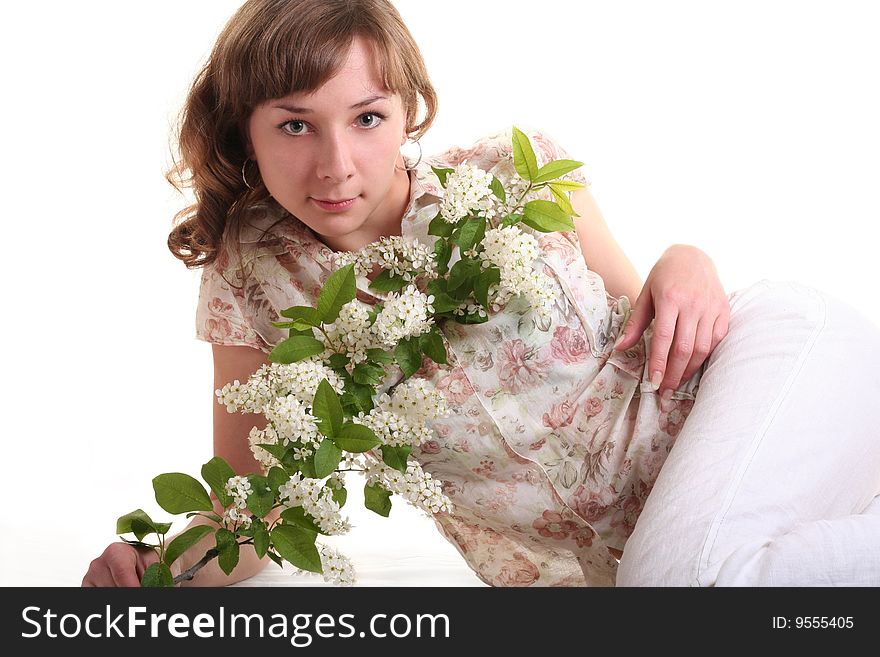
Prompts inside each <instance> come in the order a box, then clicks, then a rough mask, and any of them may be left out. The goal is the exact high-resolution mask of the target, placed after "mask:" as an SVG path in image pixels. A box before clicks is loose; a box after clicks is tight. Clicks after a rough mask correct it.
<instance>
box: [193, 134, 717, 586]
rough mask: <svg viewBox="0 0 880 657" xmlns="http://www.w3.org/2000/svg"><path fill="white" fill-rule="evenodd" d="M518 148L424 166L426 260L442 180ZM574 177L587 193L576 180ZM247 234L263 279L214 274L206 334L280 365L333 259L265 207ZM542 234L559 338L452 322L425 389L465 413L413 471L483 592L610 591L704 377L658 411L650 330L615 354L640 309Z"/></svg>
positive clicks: (227, 258)
mask: <svg viewBox="0 0 880 657" xmlns="http://www.w3.org/2000/svg"><path fill="white" fill-rule="evenodd" d="M527 132H528V134H529V136H530V138H531V139H532V143H533V144H534V145H535V150H536V153H537V155H538V160H539V165H541V164H544V163H546V162H547V161H549V160H553V159H559V158H565V157H567V155H566V153H565V151H564V150H562V148H561V147H560V146H559V145H557V144H556V143H555V142H554V141H553V140H552V139H550V138H549V137H548V136H547V135H546V134H543V133H541V132H539V131H535V130H529V131H527ZM510 137H511V135H510V132H509V131H505V132H502V133H500V134H496V135H492V136H490V137H486V138H484V139H481V140H479V141H478V142H476V143H475V144H474V145H473V146H471V147H470V148H467V149H462V148H458V147H454V148H451V149H449V150H447V151H446V152H444V153H441V154H440V155H437V156H435V157H431V158H425V159H424V160H423V161H422V162H420V163H419V165H418V166H417V167H416V170H414V171H413V172H412V175H411V190H410V191H411V193H410V204H409V207H408V208H407V210H406V213H405V216H404V218H403V221H402V225H401V234H402V235H403V236H405V237H406V236H410V237H412V238H415V239H419V240H421V241H423V242H424V243H426V244H428V245H431V244H432V243H433V240H434V239H435V238H434V237H432V236H429V235H428V224H429V222H430V221H431V219H433V218H434V216H435V215H436V214H437V211H438V202H439V200H440V198H441V197H442V194H443V189H442V187H441V186H440V185H439V181H438V180H437V177H436V176H435V175H434V173H433V171H432V170H431V165H433V166H438V167H454V166H456V165H457V164H459V163H461V162H464V161H466V162H467V163H469V164H471V165H474V166H478V167H481V168H483V169H485V170H488V171H491V172H492V173H498V172H499V171H501V170H502V169H503V168H504V167H507V168H508V170H509V169H510V168H511V167H512V156H511V146H510V141H511V140H510ZM568 177H569V178H571V179H573V180H577V181H579V182H582V183H584V184H586V185H589V184H590V182H589V180H587V179H586V178H585V177H584V176H583V175H582V174H580V173H579V172H574V173H573V174H570V175H569V176H568ZM281 218H283V220H282V221H281V222H280V223H278V224H277V225H275V226H274V227H273V228H271V230H269V231H268V232H265V234H263V233H264V231H265V229H266V228H268V227H270V226H271V225H272V224H274V223H275V222H276V221H278V220H279V219H281ZM248 223H249V224H250V225H249V226H246V227H245V229H243V231H242V237H241V242H242V252H243V256H242V257H243V260H244V261H245V263H246V264H247V265H248V266H249V267H250V266H251V264H252V266H253V269H252V271H251V272H250V275H249V276H248V277H247V280H244V281H241V280H239V279H238V274H237V269H238V264H239V263H238V261H235V262H232V260H231V259H232V255H231V254H232V253H234V252H233V251H231V250H229V251H227V249H225V248H224V249H222V250H221V254H220V257H218V259H217V260H216V261H215V262H214V263H213V264H212V265H209V266H207V267H205V269H204V271H203V274H202V279H201V288H200V296H199V301H198V309H197V313H196V335H197V337H198V338H199V339H201V340H205V341H208V342H212V343H216V344H222V345H246V346H249V347H253V348H256V349H260V350H262V351H264V352H266V353H268V352H269V351H271V349H272V348H273V346H274V345H275V344H277V343H278V342H280V341H281V340H283V339H285V338H286V337H287V331H286V330H283V329H278V328H275V327H273V326H272V325H271V322H273V321H279V319H281V317H280V312H281V311H282V310H284V309H285V308H288V307H290V306H294V305H315V303H316V300H317V297H318V294H319V292H320V290H321V287H322V285H323V284H324V282H325V281H326V279H327V277H328V276H329V275H330V274H331V273H332V272H333V271H334V269H335V266H334V257H335V252H334V251H332V250H331V249H330V248H328V247H327V246H325V245H324V244H323V243H322V242H320V241H319V240H318V239H317V237H316V236H315V234H314V233H313V232H312V231H311V229H310V228H308V227H307V226H306V225H305V224H303V223H302V222H300V221H299V220H297V219H296V218H294V217H293V216H291V215H289V213H286V212H285V211H283V210H281V209H280V208H278V207H277V206H274V205H272V206H269V205H267V206H260V207H256V208H254V209H253V210H252V211H251V213H250V215H249V219H248ZM524 229H525V230H530V229H528V228H526V227H524ZM532 234H533V235H534V236H535V237H536V238H537V239H538V242H539V247H540V254H541V255H540V257H539V258H538V260H537V261H536V266H538V267H542V268H543V271H544V272H545V273H546V274H547V275H548V276H549V277H550V279H551V281H552V284H553V286H554V287H555V290H556V293H557V294H556V304H555V307H554V309H553V311H552V313H551V322H550V325H549V326H542V325H540V322H539V320H538V319H537V318H536V316H533V314H532V312H531V310H530V309H529V308H528V306H527V304H525V302H524V301H522V300H521V299H518V298H515V299H512V300H511V301H510V302H508V304H507V306H506V307H505V308H504V309H503V310H502V311H501V312H498V313H496V314H493V315H490V319H489V321H487V322H485V323H483V324H473V325H461V324H457V323H455V322H447V323H446V324H445V326H444V328H443V332H444V343H445V345H446V349H447V353H448V359H449V365H442V366H439V365H437V364H435V363H433V361H431V360H430V359H428V358H425V359H424V360H423V363H422V368H421V369H420V370H419V371H418V372H417V373H416V374H415V375H414V376H417V377H423V378H425V379H427V380H429V381H431V382H432V383H433V384H434V385H435V386H436V387H437V388H438V389H439V390H440V391H441V392H442V394H443V395H444V396H445V397H446V398H447V400H448V402H449V405H450V407H452V409H453V413H452V414H451V415H449V416H447V417H444V418H440V419H438V420H435V421H434V423H433V429H434V433H435V439H433V440H430V441H428V442H426V443H423V444H422V445H421V447H420V448H413V450H412V458H415V459H417V460H418V461H419V462H420V463H421V464H422V467H423V468H424V470H425V471H427V472H430V473H431V474H432V475H433V476H434V477H435V478H436V479H438V480H440V481H441V482H442V486H443V490H444V492H445V493H446V495H448V496H449V498H450V500H451V501H452V503H453V505H454V509H453V511H452V512H451V513H439V514H436V515H434V516H433V519H434V522H435V524H436V525H437V527H438V529H439V530H440V532H441V533H442V534H443V536H445V537H446V539H447V540H449V541H450V542H451V543H452V544H453V545H455V547H456V548H457V549H458V551H459V552H460V553H461V555H462V556H463V557H464V559H465V560H466V561H467V563H468V564H469V566H470V567H471V568H472V569H473V570H474V571H475V573H476V574H477V576H478V577H479V578H480V579H481V580H483V581H484V582H486V583H487V584H489V585H492V586H613V585H614V582H615V575H616V570H617V563H618V562H617V559H615V558H614V556H613V555H612V554H611V553H610V552H609V550H608V548H609V547H611V548H616V549H618V550H623V549H624V546H625V544H626V540H627V538H628V537H629V536H630V534H631V533H632V531H633V528H634V526H635V523H636V520H637V519H638V517H639V513H640V512H641V510H642V508H643V506H644V503H645V499H646V498H647V496H648V493H649V492H650V491H651V487H652V486H653V484H654V481H655V480H656V478H657V475H658V474H659V472H660V468H661V466H662V465H663V463H664V461H665V459H666V457H667V455H668V453H669V451H670V449H671V448H672V444H673V442H674V441H675V437H676V435H677V434H678V432H679V431H680V429H681V427H682V424H683V423H684V420H685V418H686V417H687V416H688V414H689V412H690V410H691V407H692V406H693V403H694V399H695V395H696V392H697V389H698V387H699V379H700V377H701V375H702V373H703V368H700V369H699V370H698V371H697V372H695V373H694V375H693V376H692V377H691V378H690V379H689V380H688V381H685V382H683V383H682V384H681V385H680V386H679V388H678V389H677V390H676V391H675V392H674V393H673V395H672V398H671V399H670V400H669V401H663V400H661V398H660V396H659V395H658V394H657V393H656V392H655V391H654V389H653V387H652V386H651V384H650V383H649V382H648V380H647V374H646V371H645V370H646V367H645V365H646V363H647V359H648V357H649V349H650V343H651V336H652V333H653V323H652V324H651V325H650V326H649V327H648V329H647V330H646V331H645V333H644V334H643V335H642V337H641V339H640V340H639V342H638V343H637V344H636V345H634V346H633V347H631V348H629V349H627V350H626V351H625V352H619V351H618V352H612V346H613V344H614V342H615V340H616V339H617V336H618V334H619V332H620V330H621V328H622V326H623V324H625V322H626V320H627V319H628V317H629V313H630V312H631V308H630V301H629V299H628V298H627V297H625V296H621V297H619V298H615V297H612V296H610V295H609V294H608V293H607V292H606V290H605V285H604V282H603V280H602V278H601V276H599V275H598V274H597V273H596V272H593V271H591V270H590V269H589V268H588V263H586V262H585V261H584V256H583V254H582V251H581V248H580V245H579V243H578V235H577V233H576V232H575V231H569V232H564V233H538V232H534V231H533V232H532ZM221 274H222V275H221ZM224 277H225V280H224ZM229 282H232V283H234V285H230V284H229ZM368 285H369V280H367V279H366V278H365V277H358V279H357V286H358V298H360V299H361V300H362V301H365V302H372V303H375V302H376V301H377V300H381V299H382V298H383V297H382V293H378V292H375V291H372V290H369V288H368ZM393 369H394V370H396V371H397V372H398V374H399V377H398V380H399V378H400V376H402V374H400V370H399V369H398V368H396V366H395V367H394V368H393ZM389 371H390V370H389ZM393 382H394V381H392V382H391V383H393ZM391 383H388V384H387V385H391Z"/></svg>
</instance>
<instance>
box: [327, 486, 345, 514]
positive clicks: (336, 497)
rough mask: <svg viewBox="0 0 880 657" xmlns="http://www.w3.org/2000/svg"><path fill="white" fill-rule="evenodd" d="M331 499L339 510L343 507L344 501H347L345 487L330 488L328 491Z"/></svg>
mask: <svg viewBox="0 0 880 657" xmlns="http://www.w3.org/2000/svg"><path fill="white" fill-rule="evenodd" d="M330 491H331V493H330V495H331V497H333V501H334V502H336V503H337V504H338V505H339V508H340V509H341V508H342V507H344V506H345V501H346V500H347V499H348V491H347V490H345V486H343V487H342V488H331V489H330Z"/></svg>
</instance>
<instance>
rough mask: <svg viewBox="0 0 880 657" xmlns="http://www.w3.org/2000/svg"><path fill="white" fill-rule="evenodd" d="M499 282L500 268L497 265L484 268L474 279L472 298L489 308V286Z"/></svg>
mask: <svg viewBox="0 0 880 657" xmlns="http://www.w3.org/2000/svg"><path fill="white" fill-rule="evenodd" d="M500 282H501V270H500V269H498V267H489V268H488V269H484V270H483V271H481V272H480V274H479V276H477V280H476V281H474V299H476V300H477V301H478V302H479V303H480V305H481V306H483V308H484V309H486V310H487V311H488V309H489V288H490V287H492V286H493V285H495V284H496V283H500Z"/></svg>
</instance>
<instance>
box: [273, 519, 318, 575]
mask: <svg viewBox="0 0 880 657" xmlns="http://www.w3.org/2000/svg"><path fill="white" fill-rule="evenodd" d="M271 536H272V545H273V547H274V548H275V549H276V550H277V551H278V554H280V555H281V556H282V557H283V558H284V559H286V560H287V561H289V562H290V563H292V564H293V565H294V566H296V567H297V568H301V569H302V570H308V571H309V572H313V573H322V572H324V571H323V569H322V568H321V555H319V554H318V548H317V547H315V539H316V538H317V536H318V535H317V534H316V533H315V532H310V531H309V530H308V529H303V528H302V527H294V526H292V525H278V526H277V527H275V529H273V530H272V534H271ZM270 554H271V553H270Z"/></svg>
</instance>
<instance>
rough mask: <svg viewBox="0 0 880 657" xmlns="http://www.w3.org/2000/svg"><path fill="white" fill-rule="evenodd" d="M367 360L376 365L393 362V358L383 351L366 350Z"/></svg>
mask: <svg viewBox="0 0 880 657" xmlns="http://www.w3.org/2000/svg"><path fill="white" fill-rule="evenodd" d="M366 353H367V358H369V359H370V360H371V361H373V362H376V363H382V364H384V365H388V364H389V363H393V362H394V356H392V355H391V354H390V353H388V352H387V351H385V350H384V349H367V352H366Z"/></svg>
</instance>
